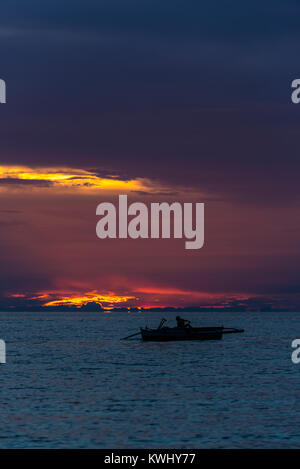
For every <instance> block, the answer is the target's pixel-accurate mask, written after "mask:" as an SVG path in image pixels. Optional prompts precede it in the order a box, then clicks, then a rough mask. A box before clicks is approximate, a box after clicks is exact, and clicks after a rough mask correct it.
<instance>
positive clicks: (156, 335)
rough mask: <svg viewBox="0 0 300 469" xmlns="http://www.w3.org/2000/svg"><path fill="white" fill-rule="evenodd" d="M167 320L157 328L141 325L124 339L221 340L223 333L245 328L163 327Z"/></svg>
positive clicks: (231, 332)
mask: <svg viewBox="0 0 300 469" xmlns="http://www.w3.org/2000/svg"><path fill="white" fill-rule="evenodd" d="M164 322H166V320H162V321H161V323H160V325H159V326H158V328H157V329H150V328H148V327H145V328H143V327H141V328H140V331H139V332H136V333H135V334H131V335H129V336H127V337H123V339H129V338H130V337H134V336H136V335H141V337H142V340H144V341H155V342H166V341H171V340H221V339H222V337H223V334H236V333H240V332H244V329H236V328H234V327H231V328H229V327H223V326H220V327H163V324H164Z"/></svg>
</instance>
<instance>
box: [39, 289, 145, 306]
mask: <svg viewBox="0 0 300 469" xmlns="http://www.w3.org/2000/svg"><path fill="white" fill-rule="evenodd" d="M137 299H138V298H136V297H135V296H119V295H115V294H114V293H109V294H107V295H99V294H97V293H96V292H94V291H92V292H89V293H86V294H84V295H81V296H62V297H61V298H60V299H58V300H53V301H48V302H47V303H44V304H43V306H63V305H66V306H77V307H78V308H79V307H80V306H82V305H85V304H87V303H90V302H93V303H98V304H100V305H101V304H102V303H109V304H112V303H113V304H116V303H126V302H127V301H128V300H137Z"/></svg>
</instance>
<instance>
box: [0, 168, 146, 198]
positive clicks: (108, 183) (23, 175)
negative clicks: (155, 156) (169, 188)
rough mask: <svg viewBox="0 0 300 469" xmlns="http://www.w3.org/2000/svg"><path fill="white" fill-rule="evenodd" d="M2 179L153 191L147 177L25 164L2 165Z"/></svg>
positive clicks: (80, 186) (117, 189)
mask: <svg viewBox="0 0 300 469" xmlns="http://www.w3.org/2000/svg"><path fill="white" fill-rule="evenodd" d="M0 179H8V180H9V179H15V180H18V179H19V180H20V184H22V181H43V182H48V183H51V185H52V186H54V187H61V188H65V189H74V188H77V189H81V190H85V191H87V190H93V189H94V190H95V189H96V190H97V189H98V190H99V189H101V190H108V191H121V190H125V191H141V190H143V191H148V192H149V191H151V189H150V187H149V185H147V183H146V180H145V179H130V180H125V179H122V178H118V177H112V178H108V177H101V176H99V175H98V174H97V173H95V172H93V171H87V170H83V169H73V168H29V167H25V166H0Z"/></svg>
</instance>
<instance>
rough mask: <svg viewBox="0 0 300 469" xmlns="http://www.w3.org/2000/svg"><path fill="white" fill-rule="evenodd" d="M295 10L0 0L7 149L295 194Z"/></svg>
mask: <svg viewBox="0 0 300 469" xmlns="http://www.w3.org/2000/svg"><path fill="white" fill-rule="evenodd" d="M299 13H300V6H299V4H298V3H297V2H294V1H287V2H280V1H273V2H269V1H267V2H264V3H263V4H262V3H261V2H258V1H254V2H251V4H249V5H247V6H245V4H241V3H240V2H237V1H231V2H220V1H211V2H205V3H203V2H201V3H200V2H196V1H189V2H183V1H180V2H179V1H177V2H176V1H173V2H171V1H165V2H158V1H144V2H140V1H128V2H123V1H120V0H119V1H116V0H110V1H100V2H99V1H85V2H83V1H74V0H72V1H64V2H58V1H51V2H50V1H49V0H47V1H44V2H42V3H37V2H35V1H27V2H25V3H24V2H22V1H12V0H10V1H9V2H8V1H7V2H4V3H1V6H0V37H1V42H0V54H1V70H0V72H1V76H3V78H5V79H6V80H7V83H8V89H7V93H8V105H7V106H6V107H4V106H3V107H2V108H1V109H0V118H1V126H0V139H1V153H0V161H1V162H2V163H6V164H8V163H15V164H17V163H18V164H31V165H43V166H49V165H59V164H60V165H69V166H75V167H94V168H97V169H98V170H99V171H100V170H101V169H102V171H104V172H106V173H121V174H125V175H126V177H127V178H131V177H152V178H153V177H155V178H157V179H161V180H163V181H167V182H170V183H175V184H177V183H183V184H185V185H189V186H196V187H198V188H199V189H201V190H202V191H205V190H206V191H209V192H212V193H216V194H219V196H221V197H222V198H233V199H235V200H241V201H243V202H245V201H247V202H249V201H253V200H254V201H255V200H262V199H263V200H266V203H268V204H269V203H279V202H281V201H284V203H295V202H298V182H297V177H296V175H297V173H298V172H299V170H300V167H299V165H300V163H299V158H298V151H297V148H298V132H297V126H298V123H299V110H298V109H292V108H291V104H290V82H291V80H292V79H293V78H294V77H295V76H296V75H297V73H298V66H297V61H296V59H295V51H296V50H298V48H299V46H300V37H299V19H298V18H300V14H299ZM295 108H296V106H295ZM253 187H255V188H256V190H255V194H253V190H252V188H253ZM275 199H276V200H275Z"/></svg>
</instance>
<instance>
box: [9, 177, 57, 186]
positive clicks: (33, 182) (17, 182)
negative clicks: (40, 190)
mask: <svg viewBox="0 0 300 469" xmlns="http://www.w3.org/2000/svg"><path fill="white" fill-rule="evenodd" d="M52 185H53V183H52V182H51V181H44V180H42V179H18V178H2V179H0V186H36V187H50V186H52Z"/></svg>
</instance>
